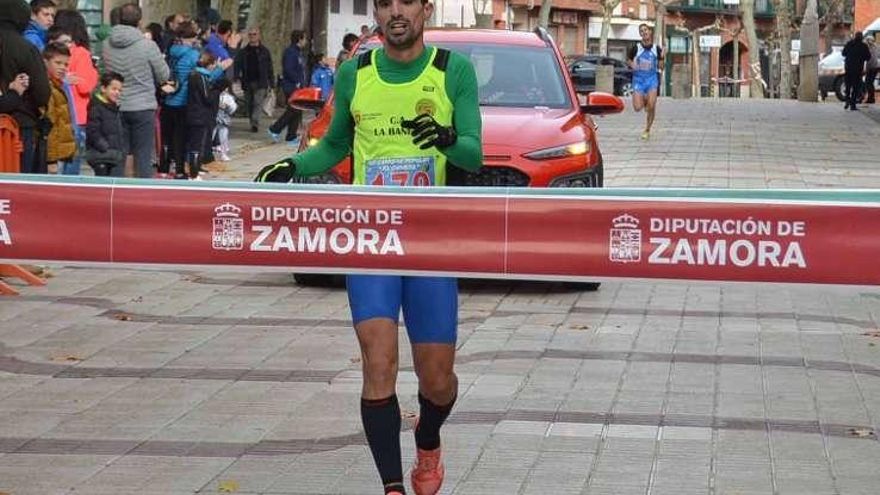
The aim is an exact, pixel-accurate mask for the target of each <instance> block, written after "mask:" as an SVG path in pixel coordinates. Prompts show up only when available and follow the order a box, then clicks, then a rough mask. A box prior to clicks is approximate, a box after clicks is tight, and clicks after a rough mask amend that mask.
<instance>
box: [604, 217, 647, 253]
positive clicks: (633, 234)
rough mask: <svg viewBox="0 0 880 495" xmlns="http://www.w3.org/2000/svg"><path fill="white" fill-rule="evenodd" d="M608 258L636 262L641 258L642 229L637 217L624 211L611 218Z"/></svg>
mask: <svg viewBox="0 0 880 495" xmlns="http://www.w3.org/2000/svg"><path fill="white" fill-rule="evenodd" d="M609 237H610V238H609V252H608V259H610V260H611V261H613V262H615V263H637V262H639V261H640V260H641V259H642V230H641V229H640V228H639V219H638V218H636V217H634V216H632V215H629V214H627V213H624V214H623V215H620V216H618V217H615V218H614V219H613V220H611V234H610V236H609Z"/></svg>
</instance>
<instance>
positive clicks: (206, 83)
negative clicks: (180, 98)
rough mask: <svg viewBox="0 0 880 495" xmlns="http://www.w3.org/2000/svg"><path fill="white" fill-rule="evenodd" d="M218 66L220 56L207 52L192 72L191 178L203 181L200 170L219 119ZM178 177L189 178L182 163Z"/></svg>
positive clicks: (189, 110)
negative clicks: (216, 82)
mask: <svg viewBox="0 0 880 495" xmlns="http://www.w3.org/2000/svg"><path fill="white" fill-rule="evenodd" d="M216 67H217V57H215V56H214V55H212V54H210V53H208V52H204V53H202V54H201V55H200V56H199V62H198V66H197V67H196V68H195V70H193V71H192V72H190V74H189V91H188V93H187V98H186V129H187V131H186V136H187V146H186V151H187V162H188V163H189V178H190V179H191V180H201V178H200V177H199V172H200V171H201V164H202V161H203V160H204V152H205V148H206V147H207V146H209V145H210V141H209V140H210V139H211V137H212V134H213V131H214V125H215V124H216V120H217V107H218V105H219V101H220V91H218V90H217V88H216V86H214V84H213V75H212V72H213V71H214V69H215V68H216ZM176 178H178V179H185V178H186V175H184V171H183V164H180V165H178V167H177V175H176Z"/></svg>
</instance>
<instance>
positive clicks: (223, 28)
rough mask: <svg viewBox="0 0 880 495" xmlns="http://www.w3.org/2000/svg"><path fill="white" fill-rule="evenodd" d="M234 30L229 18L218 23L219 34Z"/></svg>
mask: <svg viewBox="0 0 880 495" xmlns="http://www.w3.org/2000/svg"><path fill="white" fill-rule="evenodd" d="M230 32H232V21H230V20H229V19H223V20H222V21H220V24H217V33H218V34H226V33H230Z"/></svg>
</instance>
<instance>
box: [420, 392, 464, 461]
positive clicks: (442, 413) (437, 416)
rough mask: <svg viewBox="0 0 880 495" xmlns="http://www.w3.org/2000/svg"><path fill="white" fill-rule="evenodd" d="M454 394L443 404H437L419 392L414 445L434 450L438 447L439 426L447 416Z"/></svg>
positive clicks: (452, 403) (452, 404)
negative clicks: (418, 410) (417, 422)
mask: <svg viewBox="0 0 880 495" xmlns="http://www.w3.org/2000/svg"><path fill="white" fill-rule="evenodd" d="M456 398H458V396H457V395H456V396H455V397H453V398H452V400H451V401H449V404H446V405H445V406H438V405H437V404H434V403H433V402H431V401H430V400H428V399H427V398H426V397H425V396H424V395H422V394H421V392H419V409H420V413H419V425H418V427H417V428H416V447H418V448H420V449H422V450H434V449H436V448H438V447H440V427H441V426H443V422H444V421H446V418H448V417H449V413H450V412H451V411H452V406H454V405H455V399H456Z"/></svg>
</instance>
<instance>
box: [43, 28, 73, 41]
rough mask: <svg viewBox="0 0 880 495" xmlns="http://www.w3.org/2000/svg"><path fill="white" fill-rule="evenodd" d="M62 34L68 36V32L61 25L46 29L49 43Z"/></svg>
mask: <svg viewBox="0 0 880 495" xmlns="http://www.w3.org/2000/svg"><path fill="white" fill-rule="evenodd" d="M62 34H66V35H68V36H70V33H69V32H67V30H66V29H64V28H62V27H61V26H52V27H50V28H49V29H47V30H46V40H47V41H48V42H49V43H51V42H53V41H56V40H57V39H58V38H60V37H61V35H62Z"/></svg>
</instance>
